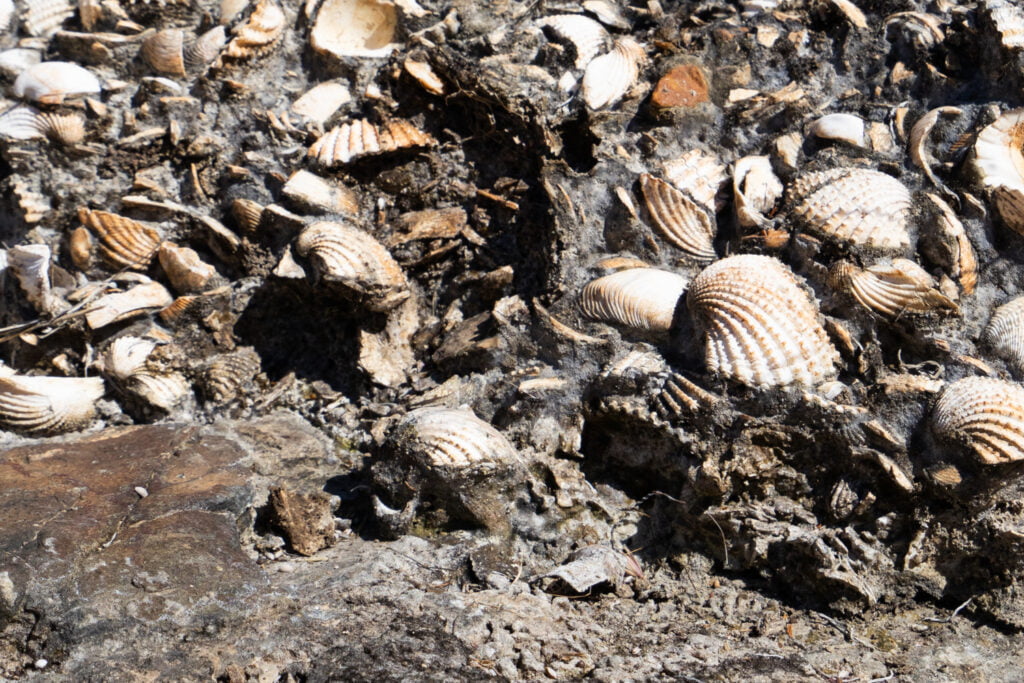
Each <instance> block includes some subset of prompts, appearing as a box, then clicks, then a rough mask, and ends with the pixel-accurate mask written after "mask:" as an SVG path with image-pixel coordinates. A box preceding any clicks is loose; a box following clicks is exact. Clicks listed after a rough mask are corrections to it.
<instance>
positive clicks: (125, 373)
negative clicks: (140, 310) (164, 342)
mask: <svg viewBox="0 0 1024 683" xmlns="http://www.w3.org/2000/svg"><path fill="white" fill-rule="evenodd" d="M156 346H157V344H156V341H155V340H152V339H144V338H142V337H132V336H127V337H118V338H117V339H115V340H114V341H113V342H112V343H111V344H110V346H108V347H107V350H106V351H105V352H104V353H103V356H102V358H101V359H100V362H99V363H98V365H99V366H100V368H101V370H102V371H103V372H104V373H105V374H106V375H107V376H108V377H110V378H111V379H113V380H114V382H115V383H116V384H117V385H118V386H119V387H120V388H121V389H123V390H124V391H126V392H127V393H129V394H131V395H132V396H135V397H136V398H138V399H141V400H142V401H144V402H146V403H148V404H149V405H150V406H153V407H155V408H159V409H160V410H163V411H164V412H170V411H171V410H172V409H174V407H175V406H177V405H179V404H180V403H182V402H183V401H184V400H185V399H186V398H187V397H188V396H189V395H190V394H191V391H192V387H191V385H190V384H189V382H188V380H187V379H185V377H184V376H183V375H182V374H181V373H179V372H174V371H170V372H168V371H165V370H161V369H159V368H158V367H156V364H155V363H152V362H151V360H150V354H152V353H153V351H154V349H156Z"/></svg>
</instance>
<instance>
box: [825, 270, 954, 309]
mask: <svg viewBox="0 0 1024 683" xmlns="http://www.w3.org/2000/svg"><path fill="white" fill-rule="evenodd" d="M829 281H830V284H831V285H832V287H834V288H835V289H838V290H841V291H845V292H848V293H849V294H850V295H852V296H853V298H854V299H856V300H857V303H859V304H860V305H862V306H864V307H865V308H869V309H871V310H872V311H875V312H876V313H881V314H882V315H885V316H889V317H897V316H899V315H902V314H904V313H929V312H932V311H939V310H946V311H954V312H955V311H959V307H958V306H957V305H956V303H954V302H953V301H951V300H950V299H949V298H948V297H946V296H945V295H944V294H942V293H941V292H939V291H938V290H937V289H935V280H934V279H933V278H932V276H931V275H929V274H928V273H927V272H926V271H925V270H924V269H923V268H921V266H919V265H917V264H916V263H914V262H913V261H908V260H907V259H893V261H892V264H891V265H874V266H871V267H869V268H866V269H862V268H858V267H857V266H855V265H853V264H852V263H850V262H848V261H840V262H838V263H836V264H834V265H833V266H832V268H831V269H830V270H829Z"/></svg>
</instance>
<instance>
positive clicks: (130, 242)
mask: <svg viewBox="0 0 1024 683" xmlns="http://www.w3.org/2000/svg"><path fill="white" fill-rule="evenodd" d="M78 220H80V221H81V222H82V224H83V225H85V226H86V227H88V228H90V229H91V230H92V231H93V232H94V233H96V236H97V237H98V238H99V240H100V253H101V254H102V255H103V258H104V259H105V260H106V261H107V262H108V263H109V264H110V265H111V266H113V267H114V268H130V269H133V270H145V269H146V268H148V267H149V264H150V262H152V260H153V257H154V256H156V252H157V249H159V248H160V233H159V232H158V231H157V230H155V229H154V228H150V227H148V226H145V225H143V224H142V223H138V222H136V221H133V220H131V219H130V218H125V217H124V216H118V215H117V214H113V213H107V212H106V211H90V210H89V209H86V208H81V209H79V210H78Z"/></svg>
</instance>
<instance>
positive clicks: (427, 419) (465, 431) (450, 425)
mask: <svg viewBox="0 0 1024 683" xmlns="http://www.w3.org/2000/svg"><path fill="white" fill-rule="evenodd" d="M391 441H392V443H394V444H395V445H396V446H397V447H398V448H399V450H401V451H402V452H403V453H405V454H407V455H409V456H411V457H412V458H413V459H414V460H415V461H416V462H417V464H419V465H420V466H421V467H424V468H428V469H452V470H459V469H467V468H473V469H494V468H496V467H501V466H502V465H506V464H509V463H512V462H514V461H516V460H517V459H518V454H517V453H516V450H515V449H514V448H513V447H512V444H510V443H509V442H508V439H506V438H505V437H504V435H502V433H501V432H499V431H498V430H497V429H495V428H494V427H492V426H491V425H489V424H488V423H486V422H484V421H483V420H481V419H480V418H478V417H477V416H476V415H474V414H473V413H472V412H471V411H469V410H458V409H452V408H439V407H429V408H418V409H416V410H413V411H411V412H410V413H408V414H407V415H406V416H405V417H403V418H402V420H401V421H400V422H399V424H398V425H397V427H396V428H395V431H394V432H393V434H392V437H391Z"/></svg>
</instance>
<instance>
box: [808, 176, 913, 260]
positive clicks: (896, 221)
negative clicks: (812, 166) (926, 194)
mask: <svg viewBox="0 0 1024 683" xmlns="http://www.w3.org/2000/svg"><path fill="white" fill-rule="evenodd" d="M789 201H790V204H791V206H792V214H793V216H794V217H796V218H798V219H800V220H801V221H803V222H804V224H805V225H806V227H807V228H808V229H810V230H811V231H813V232H815V233H818V234H821V235H825V236H827V237H832V238H834V239H837V240H842V241H845V242H850V243H852V244H855V245H858V246H864V247H872V248H877V249H906V248H907V247H909V246H910V233H909V232H908V229H907V224H908V219H909V214H910V207H911V196H910V191H909V190H908V189H907V188H906V187H904V186H903V184H902V183H901V182H900V181H898V180H896V179H895V178H893V177H892V176H888V175H886V174H884V173H880V172H878V171H871V170H867V169H861V168H834V169H831V170H828V171H818V172H814V173H808V174H805V175H802V176H800V177H799V178H797V179H796V181H795V182H794V183H793V184H792V185H791V186H790V188H789Z"/></svg>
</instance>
